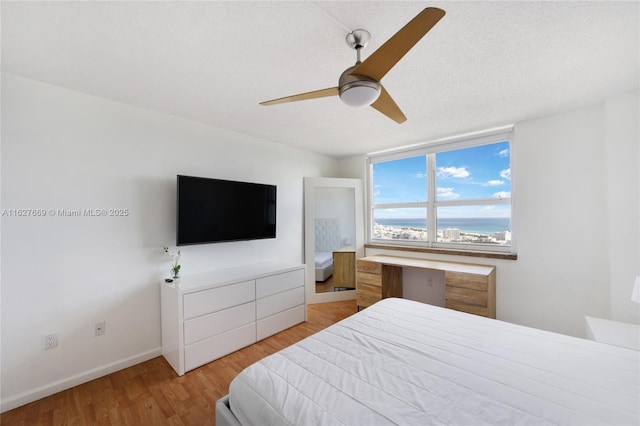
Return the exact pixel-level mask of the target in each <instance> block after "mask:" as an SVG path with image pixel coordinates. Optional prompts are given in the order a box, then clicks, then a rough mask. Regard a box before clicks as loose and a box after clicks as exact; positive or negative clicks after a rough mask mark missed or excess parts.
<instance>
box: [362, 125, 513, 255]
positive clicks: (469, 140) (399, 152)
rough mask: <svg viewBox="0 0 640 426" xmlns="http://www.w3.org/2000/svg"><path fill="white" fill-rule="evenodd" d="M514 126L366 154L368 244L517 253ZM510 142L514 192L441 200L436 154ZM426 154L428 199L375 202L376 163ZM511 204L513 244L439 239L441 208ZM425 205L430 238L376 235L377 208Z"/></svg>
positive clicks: (511, 174) (421, 206) (420, 206)
mask: <svg viewBox="0 0 640 426" xmlns="http://www.w3.org/2000/svg"><path fill="white" fill-rule="evenodd" d="M513 127H514V126H513V125H509V126H503V127H499V128H494V129H489V130H485V131H481V132H474V133H469V134H464V135H460V136H455V137H450V138H444V139H438V140H435V141H431V142H426V143H421V144H416V145H411V146H408V147H404V148H398V149H393V150H386V151H378V152H374V153H370V154H367V155H366V162H367V175H366V181H367V218H366V224H367V243H368V244H370V245H390V244H391V245H395V246H402V247H407V248H409V247H415V248H427V249H443V250H455V251H459V252H463V253H464V252H471V253H476V252H495V253H507V254H515V253H516V239H517V238H516V232H515V223H516V221H515V197H514V182H515V179H514V157H515V156H514V132H513ZM505 141H506V142H508V144H509V167H510V182H511V191H510V192H511V194H510V197H508V198H503V199H498V198H491V199H488V198H487V199H485V198H482V199H464V200H459V199H458V200H438V199H437V188H436V183H437V182H436V172H437V170H436V164H435V157H436V154H437V153H439V152H445V151H452V150H457V149H464V148H471V147H474V146H480V145H489V144H492V143H499V142H505ZM416 156H424V157H425V158H426V160H427V174H428V176H427V177H428V178H427V200H426V201H425V202H401V203H381V204H374V203H373V201H374V186H373V165H374V164H375V163H380V162H387V161H394V160H401V159H403V158H408V157H416ZM498 204H500V205H510V207H511V244H510V245H499V244H483V243H452V242H442V241H440V242H438V241H436V239H437V223H436V222H437V215H436V212H437V209H438V207H450V206H481V205H498ZM407 207H416V208H418V207H419V208H425V209H426V213H427V235H428V241H411V240H389V239H381V238H374V233H373V225H374V211H375V210H376V209H380V208H407Z"/></svg>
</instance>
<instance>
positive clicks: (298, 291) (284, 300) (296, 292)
mask: <svg viewBox="0 0 640 426" xmlns="http://www.w3.org/2000/svg"><path fill="white" fill-rule="evenodd" d="M303 303H304V287H296V288H294V289H291V290H287V291H285V292H283V293H278V294H274V295H273V296H269V297H265V298H264V299H260V300H258V302H257V305H256V317H257V319H262V318H265V317H268V316H270V315H273V314H277V313H278V312H282V311H286V310H287V309H291V308H293V307H296V306H298V305H301V304H303Z"/></svg>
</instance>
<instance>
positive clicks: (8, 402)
mask: <svg viewBox="0 0 640 426" xmlns="http://www.w3.org/2000/svg"><path fill="white" fill-rule="evenodd" d="M160 355H162V348H156V349H152V350H150V351H147V352H143V353H140V354H138V355H134V356H131V357H129V358H125V359H121V360H119V361H116V362H113V363H111V364H107V365H103V366H101V367H98V368H94V369H91V370H88V371H85V372H83V373H80V374H76V375H74V376H71V377H67V378H65V379H62V380H58V381H56V382H53V383H49V384H46V385H43V386H39V387H37V388H35V389H31V390H28V391H26V392H22V393H20V394H18V395H13V396H9V397H8V398H3V399H2V400H1V401H0V413H4V412H5V411H9V410H13V409H14V408H18V407H20V406H22V405H25V404H28V403H30V402H33V401H37V400H39V399H42V398H44V397H47V396H49V395H53V394H54V393H58V392H61V391H63V390H67V389H70V388H72V387H74V386H78V385H81V384H83V383H86V382H90V381H91V380H94V379H97V378H99V377H103V376H106V375H107V374H111V373H115V372H116V371H120V370H123V369H125V368H128V367H131V366H133V365H136V364H140V363H141V362H145V361H148V360H150V359H153V358H156V357H158V356H160Z"/></svg>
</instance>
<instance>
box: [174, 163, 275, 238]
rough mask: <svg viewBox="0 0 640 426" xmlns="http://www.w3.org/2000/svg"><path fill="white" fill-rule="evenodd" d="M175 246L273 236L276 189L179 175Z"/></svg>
mask: <svg viewBox="0 0 640 426" xmlns="http://www.w3.org/2000/svg"><path fill="white" fill-rule="evenodd" d="M177 189H178V191H177V194H178V203H177V204H178V208H177V232H176V244H177V245H179V246H181V245H188V244H206V243H217V242H223V241H242V240H257V239H264V238H275V237H276V186H275V185H266V184H261V183H251V182H238V181H231V180H222V179H210V178H202V177H193V176H182V175H178V188H177Z"/></svg>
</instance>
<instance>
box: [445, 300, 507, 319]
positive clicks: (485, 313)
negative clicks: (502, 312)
mask: <svg viewBox="0 0 640 426" xmlns="http://www.w3.org/2000/svg"><path fill="white" fill-rule="evenodd" d="M445 307H446V308H449V309H454V310H456V311H460V312H466V313H468V314H475V315H480V316H482V317H487V318H495V317H492V316H491V315H490V314H489V308H485V307H484V306H475V305H467V304H466V303H462V302H457V301H455V300H448V299H447V301H446V303H445Z"/></svg>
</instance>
